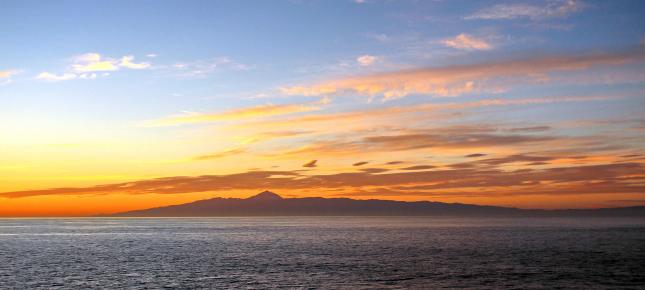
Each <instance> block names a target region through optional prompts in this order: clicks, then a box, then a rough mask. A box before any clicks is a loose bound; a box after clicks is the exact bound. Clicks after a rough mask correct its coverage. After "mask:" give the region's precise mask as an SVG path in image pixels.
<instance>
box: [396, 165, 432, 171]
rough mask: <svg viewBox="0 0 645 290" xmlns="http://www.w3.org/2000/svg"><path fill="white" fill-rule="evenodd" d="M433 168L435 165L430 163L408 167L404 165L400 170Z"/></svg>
mask: <svg viewBox="0 0 645 290" xmlns="http://www.w3.org/2000/svg"><path fill="white" fill-rule="evenodd" d="M432 168H435V166H432V165H416V166H410V167H405V168H401V170H428V169H432Z"/></svg>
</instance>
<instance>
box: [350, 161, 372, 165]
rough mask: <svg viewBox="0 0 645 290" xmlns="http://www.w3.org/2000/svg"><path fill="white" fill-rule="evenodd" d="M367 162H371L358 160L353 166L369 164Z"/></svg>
mask: <svg viewBox="0 0 645 290" xmlns="http://www.w3.org/2000/svg"><path fill="white" fill-rule="evenodd" d="M367 163H369V162H367V161H361V162H356V163H354V164H352V166H361V165H365V164H367Z"/></svg>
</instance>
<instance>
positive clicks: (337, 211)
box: [112, 191, 645, 217]
mask: <svg viewBox="0 0 645 290" xmlns="http://www.w3.org/2000/svg"><path fill="white" fill-rule="evenodd" d="M112 216H116V217H209V216H465V217H469V216H487V217H497V216H499V217H502V216H601V217H609V216H638V217H643V216H645V206H636V207H623V208H602V209H567V210H526V209H517V208H508V207H496V206H481V205H469V204H460V203H442V202H429V201H418V202H404V201H393V200H376V199H371V200H355V199H350V198H322V197H306V198H282V197H281V196H279V195H277V194H275V193H273V192H270V191H264V192H261V193H259V194H257V195H254V196H252V197H249V198H245V199H240V198H213V199H206V200H199V201H195V202H191V203H186V204H180V205H172V206H165V207H158V208H151V209H145V210H136V211H129V212H124V213H118V214H114V215H112Z"/></svg>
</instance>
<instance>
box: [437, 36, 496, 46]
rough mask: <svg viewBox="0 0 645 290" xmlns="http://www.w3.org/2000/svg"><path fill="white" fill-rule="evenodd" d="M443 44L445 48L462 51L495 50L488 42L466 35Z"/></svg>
mask: <svg viewBox="0 0 645 290" xmlns="http://www.w3.org/2000/svg"><path fill="white" fill-rule="evenodd" d="M441 43H442V44H443V45H445V46H448V47H452V48H456V49H461V50H490V49H492V48H493V46H492V45H491V44H490V43H488V42H487V41H486V40H484V39H481V38H477V37H474V36H472V35H468V34H465V33H462V34H459V35H457V36H455V37H453V38H448V39H444V40H442V41H441Z"/></svg>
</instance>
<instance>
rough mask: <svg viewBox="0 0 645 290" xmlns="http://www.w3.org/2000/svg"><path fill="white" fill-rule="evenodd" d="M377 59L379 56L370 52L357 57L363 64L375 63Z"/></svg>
mask: <svg viewBox="0 0 645 290" xmlns="http://www.w3.org/2000/svg"><path fill="white" fill-rule="evenodd" d="M376 60H378V58H377V57H376V56H373V55H369V54H366V55H361V56H359V57H357V58H356V61H357V62H358V63H359V64H360V65H362V66H370V65H372V64H374V62H376Z"/></svg>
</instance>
